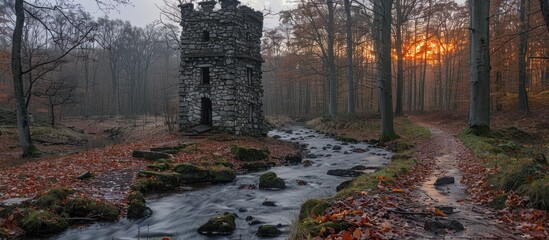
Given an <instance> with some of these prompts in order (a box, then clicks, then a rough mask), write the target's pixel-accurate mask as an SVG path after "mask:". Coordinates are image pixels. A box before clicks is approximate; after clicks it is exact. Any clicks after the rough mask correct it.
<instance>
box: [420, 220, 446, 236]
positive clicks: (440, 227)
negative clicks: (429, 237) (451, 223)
mask: <svg viewBox="0 0 549 240" xmlns="http://www.w3.org/2000/svg"><path fill="white" fill-rule="evenodd" d="M423 228H424V229H425V230H426V231H428V232H432V233H436V234H441V233H444V228H445V225H444V223H442V222H441V221H438V220H427V221H425V225H424V226H423Z"/></svg>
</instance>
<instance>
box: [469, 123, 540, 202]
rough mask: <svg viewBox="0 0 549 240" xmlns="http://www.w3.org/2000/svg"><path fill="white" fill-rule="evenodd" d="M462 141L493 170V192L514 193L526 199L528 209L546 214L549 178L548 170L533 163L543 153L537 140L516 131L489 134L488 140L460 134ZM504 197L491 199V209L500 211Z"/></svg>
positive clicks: (496, 131)
mask: <svg viewBox="0 0 549 240" xmlns="http://www.w3.org/2000/svg"><path fill="white" fill-rule="evenodd" d="M459 138H460V139H461V141H462V142H463V143H464V144H465V145H466V146H467V147H468V148H469V149H471V150H472V151H473V153H474V154H475V155H476V156H477V157H479V158H481V159H484V160H485V161H486V163H485V165H486V167H487V168H491V169H496V171H495V173H494V174H492V175H490V176H488V181H489V183H490V185H491V186H493V187H494V188H495V189H496V190H503V191H505V192H510V191H513V192H516V193H519V194H522V195H524V196H528V197H529V199H530V200H529V206H530V207H535V208H539V209H542V210H549V176H548V170H547V166H544V164H543V163H538V162H536V161H534V159H535V158H536V156H539V154H541V153H542V152H544V151H545V152H546V150H544V149H543V148H544V147H543V146H542V147H541V148H540V145H539V143H537V142H538V141H539V140H540V139H539V137H538V136H536V135H535V134H531V133H527V132H525V131H522V130H520V129H517V128H515V127H510V128H505V129H498V130H494V131H492V133H491V134H489V135H488V136H477V135H474V134H468V133H467V132H462V133H460V134H459ZM503 197H505V198H506V195H502V196H499V197H498V198H496V199H494V201H493V203H492V205H493V206H495V207H498V208H501V207H502V206H501V202H504V199H502V198H503Z"/></svg>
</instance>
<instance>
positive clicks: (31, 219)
mask: <svg viewBox="0 0 549 240" xmlns="http://www.w3.org/2000/svg"><path fill="white" fill-rule="evenodd" d="M19 227H21V228H22V229H23V230H25V231H26V233H27V234H29V235H37V236H40V235H48V234H52V233H58V232H61V231H63V230H65V229H67V227H69V223H68V222H67V220H66V219H65V218H64V217H61V216H59V215H57V214H53V213H50V212H48V211H44V210H38V211H37V210H27V211H26V212H25V213H24V216H23V218H22V219H21V221H19Z"/></svg>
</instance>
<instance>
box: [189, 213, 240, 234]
mask: <svg viewBox="0 0 549 240" xmlns="http://www.w3.org/2000/svg"><path fill="white" fill-rule="evenodd" d="M235 229H236V223H235V216H234V214H232V213H228V212H225V213H223V215H219V216H215V217H212V218H210V219H209V220H208V222H207V223H205V224H203V225H202V226H200V227H199V228H198V230H197V231H198V233H200V234H203V235H230V234H232V233H233V232H234V230H235Z"/></svg>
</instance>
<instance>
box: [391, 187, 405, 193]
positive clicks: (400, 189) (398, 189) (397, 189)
mask: <svg viewBox="0 0 549 240" xmlns="http://www.w3.org/2000/svg"><path fill="white" fill-rule="evenodd" d="M393 192H394V193H404V189H402V188H393Z"/></svg>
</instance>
